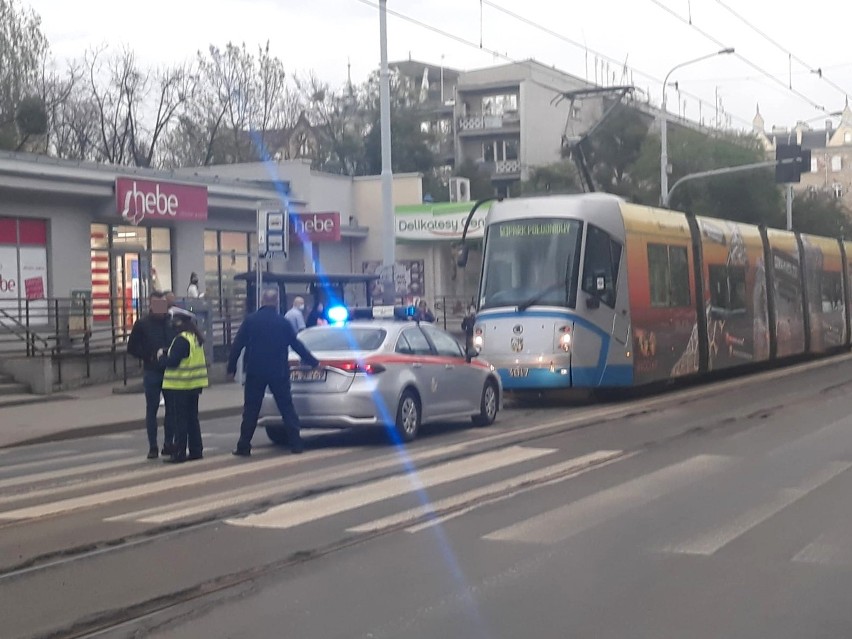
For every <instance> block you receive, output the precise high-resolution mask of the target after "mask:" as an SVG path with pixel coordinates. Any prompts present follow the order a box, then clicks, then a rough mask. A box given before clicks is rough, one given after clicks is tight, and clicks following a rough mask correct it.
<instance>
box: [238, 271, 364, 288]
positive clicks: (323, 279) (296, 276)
mask: <svg viewBox="0 0 852 639" xmlns="http://www.w3.org/2000/svg"><path fill="white" fill-rule="evenodd" d="M261 275H262V277H263V281H264V282H270V283H275V284H321V285H322V284H325V283H328V284H329V285H330V286H334V285H336V284H359V283H364V284H366V283H368V282H373V281H375V280H378V279H379V276H378V275H366V274H357V273H356V274H353V273H340V274H333V273H270V272H269V271H264V272H262V273H261ZM234 279H235V280H245V281H247V282H254V281H256V280H257V271H249V272H248V273H240V274H238V275H235V276H234Z"/></svg>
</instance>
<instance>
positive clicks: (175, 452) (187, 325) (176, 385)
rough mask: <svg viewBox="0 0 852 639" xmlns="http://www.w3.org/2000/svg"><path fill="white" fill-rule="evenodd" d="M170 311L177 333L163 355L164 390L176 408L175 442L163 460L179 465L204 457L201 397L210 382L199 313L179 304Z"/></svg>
mask: <svg viewBox="0 0 852 639" xmlns="http://www.w3.org/2000/svg"><path fill="white" fill-rule="evenodd" d="M170 313H171V316H172V323H173V325H174V330H175V332H176V333H177V336H176V337H175V338H174V340H173V341H172V344H171V346H169V350H168V353H166V354H165V355H163V358H162V362H163V365H164V366H165V369H166V372H165V374H164V375H163V391H164V392H166V393H167V395H169V396H170V400H169V402H170V404H171V405H172V406H173V407H174V432H175V441H174V447H173V448H172V454H171V456H170V457H167V458H164V459H163V461H164V462H168V463H173V464H178V463H181V462H185V461H187V460H188V459H189V460H192V459H201V457H202V450H203V445H202V441H201V422H200V421H199V419H198V399H199V397H200V396H201V392H202V389H204V388H207V386H209V382H208V379H207V358H206V357H205V355H204V336H203V335H202V333H201V331H200V330H199V328H198V326H197V325H196V323H195V316H194V315H193V314H192V313H190V312H189V311H185V310H183V309H182V308H177V307H174V308H172V309H171V311H170ZM187 446H188V447H189V454H188V455H187Z"/></svg>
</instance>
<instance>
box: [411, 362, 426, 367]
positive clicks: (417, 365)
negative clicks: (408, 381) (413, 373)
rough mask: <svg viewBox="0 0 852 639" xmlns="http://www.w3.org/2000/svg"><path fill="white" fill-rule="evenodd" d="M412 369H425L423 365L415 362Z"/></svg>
mask: <svg viewBox="0 0 852 639" xmlns="http://www.w3.org/2000/svg"><path fill="white" fill-rule="evenodd" d="M411 368H423V364H421V363H420V362H414V363H413V364H412V365H411Z"/></svg>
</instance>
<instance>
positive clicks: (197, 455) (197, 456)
mask: <svg viewBox="0 0 852 639" xmlns="http://www.w3.org/2000/svg"><path fill="white" fill-rule="evenodd" d="M203 458H204V455H202V454H201V453H190V454H189V455H187V456H186V460H187V461H195V460H196V459H203Z"/></svg>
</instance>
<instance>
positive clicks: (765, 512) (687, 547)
mask: <svg viewBox="0 0 852 639" xmlns="http://www.w3.org/2000/svg"><path fill="white" fill-rule="evenodd" d="M850 467H852V463H848V462H832V463H829V464H827V465H826V466H825V467H824V468H822V469H820V470H819V471H818V472H816V473H814V474H813V475H812V476H811V477H809V478H808V479H806V480H805V481H803V482H802V483H801V484H800V485H799V486H797V487H795V488H786V489H783V490H781V491H779V492H778V493H777V494H776V495H775V496H774V497H772V498H771V499H770V500H769V501H767V502H764V503H762V504H760V505H758V506H755V507H754V508H750V509H749V510H747V511H746V512H744V513H741V514H739V515H737V516H736V517H734V518H733V519H731V520H730V521H728V522H726V523H724V524H721V525H719V526H717V527H715V528H713V529H711V530H708V531H706V532H703V533H701V534H700V535H698V536H696V537H695V538H693V539H690V540H688V541H686V542H683V543H679V544H672V545H668V546H665V547H663V548H662V551H663V552H669V553H675V554H680V555H712V554H715V553H716V552H718V551H719V550H721V549H722V548H724V547H725V546H727V545H728V544H729V543H731V542H732V541H734V540H735V539H737V538H738V537H740V536H742V535H744V534H745V533H747V532H748V531H749V530H751V529H752V528H755V527H756V526H758V525H760V524H762V523H763V522H764V521H766V520H767V519H769V518H770V517H773V516H775V515H777V514H778V513H780V512H781V511H782V510H784V509H785V508H787V507H789V506H791V505H792V504H794V503H796V502H797V501H799V500H800V499H801V498H802V497H805V496H806V495H808V494H809V493H811V492H812V491H814V490H816V489H817V488H819V487H820V486H822V485H824V484H826V483H828V482H829V481H831V480H832V479H833V478H834V477H836V476H837V475H839V474H840V473H842V472H844V471H846V470H847V469H848V468H850Z"/></svg>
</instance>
